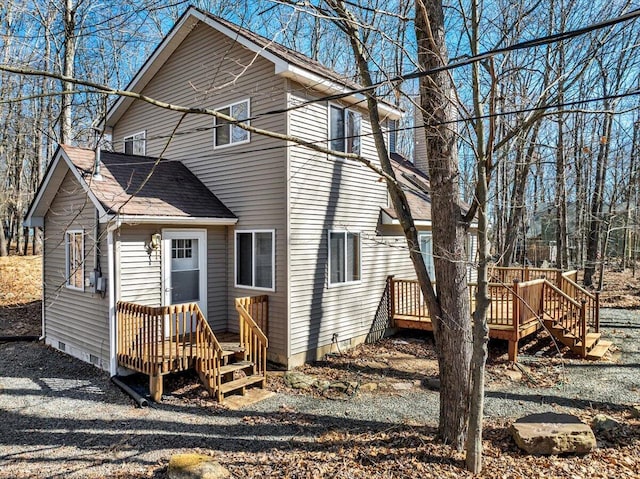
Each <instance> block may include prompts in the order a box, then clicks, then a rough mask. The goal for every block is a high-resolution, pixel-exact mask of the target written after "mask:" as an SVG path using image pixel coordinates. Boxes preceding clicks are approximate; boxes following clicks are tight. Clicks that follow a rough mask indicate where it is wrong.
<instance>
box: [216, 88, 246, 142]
mask: <svg viewBox="0 0 640 479" xmlns="http://www.w3.org/2000/svg"><path fill="white" fill-rule="evenodd" d="M216 111H218V112H220V113H222V114H224V115H227V116H230V117H232V118H235V119H236V120H239V121H241V122H245V120H247V118H249V100H243V101H240V102H238V103H233V104H231V105H229V106H225V107H223V108H218V109H217V110H216ZM246 123H248V121H246ZM213 126H214V134H213V147H214V148H221V147H224V146H230V145H237V144H239V143H247V142H248V141H249V139H250V137H249V132H248V131H247V130H243V129H242V128H240V127H239V126H238V125H234V124H233V123H230V122H228V121H226V120H222V119H220V118H214V119H213Z"/></svg>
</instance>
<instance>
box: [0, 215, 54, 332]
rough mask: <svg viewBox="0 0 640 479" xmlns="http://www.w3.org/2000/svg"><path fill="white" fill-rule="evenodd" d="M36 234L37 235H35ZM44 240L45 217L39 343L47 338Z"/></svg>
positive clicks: (43, 236) (43, 235)
mask: <svg viewBox="0 0 640 479" xmlns="http://www.w3.org/2000/svg"><path fill="white" fill-rule="evenodd" d="M0 228H2V225H0ZM34 234H35V233H34ZM44 238H45V234H44V217H43V218H42V267H41V268H40V282H41V283H40V284H42V293H41V296H42V299H41V300H40V301H41V303H40V316H41V318H40V321H41V326H40V338H38V341H42V340H43V339H44V338H45V337H46V334H45V321H44V318H45V316H46V314H45V310H46V308H45V298H46V289H47V285H46V284H45V282H44V266H45V257H46V250H47V248H45V245H44Z"/></svg>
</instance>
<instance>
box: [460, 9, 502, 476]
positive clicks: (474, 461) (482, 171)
mask: <svg viewBox="0 0 640 479" xmlns="http://www.w3.org/2000/svg"><path fill="white" fill-rule="evenodd" d="M478 27H479V25H478V0H474V1H473V2H472V4H471V32H472V35H471V38H472V44H471V53H472V54H473V55H477V54H478V50H479V39H480V36H479V31H478ZM479 68H480V66H479V64H478V63H474V64H473V66H472V79H473V114H474V116H475V117H476V118H477V120H475V122H474V130H475V134H476V151H477V155H478V157H477V158H476V176H477V178H476V191H475V201H476V202H477V204H478V208H477V216H478V253H479V254H478V259H479V263H478V285H477V288H476V295H475V299H476V304H475V308H476V309H475V311H474V312H473V352H472V356H471V365H470V369H471V396H470V412H469V437H468V439H467V451H466V452H467V455H466V465H467V469H468V470H469V471H471V472H473V473H474V474H479V473H480V472H481V471H482V418H483V416H484V373H485V364H486V362H487V355H488V353H489V351H488V348H487V344H488V343H489V326H488V325H487V311H488V309H489V304H490V299H489V287H488V262H489V241H488V238H489V232H488V221H487V208H486V206H487V195H488V188H489V186H488V180H487V178H488V177H489V175H488V171H487V170H489V169H490V160H491V155H492V151H491V148H492V146H493V145H492V139H493V135H492V133H493V129H494V128H495V120H494V119H491V120H489V121H491V122H492V123H491V128H490V134H489V140H488V141H487V142H485V132H484V122H483V120H482V115H483V113H484V111H483V108H482V99H481V93H480V72H479V71H478V70H479ZM491 73H492V75H491V76H492V78H494V75H493V69H491ZM495 91H496V83H495V79H494V81H493V82H492V85H491V95H490V97H489V101H490V102H491V104H490V110H491V113H494V108H495Z"/></svg>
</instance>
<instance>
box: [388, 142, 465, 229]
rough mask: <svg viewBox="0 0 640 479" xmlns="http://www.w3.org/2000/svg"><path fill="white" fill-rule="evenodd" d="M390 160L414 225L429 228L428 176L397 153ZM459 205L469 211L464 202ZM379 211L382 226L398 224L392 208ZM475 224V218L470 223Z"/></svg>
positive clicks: (429, 188)
mask: <svg viewBox="0 0 640 479" xmlns="http://www.w3.org/2000/svg"><path fill="white" fill-rule="evenodd" d="M390 159H391V166H392V168H393V172H394V173H395V175H396V179H397V180H398V183H400V185H401V186H402V189H403V191H404V193H405V196H406V197H407V203H409V208H410V210H411V216H413V220H414V221H415V223H416V225H417V226H431V193H430V192H431V184H430V182H429V175H427V174H426V173H425V172H423V171H422V170H420V169H419V168H418V167H416V166H415V165H414V164H413V163H412V162H410V161H409V160H406V159H405V158H404V157H402V155H399V154H398V153H391V156H390ZM460 204H461V206H462V208H463V209H464V210H469V208H470V206H469V205H468V204H466V203H464V202H461V203H460ZM381 211H382V215H381V216H382V218H381V219H382V224H399V221H398V215H397V214H396V211H395V209H394V208H393V206H388V207H386V208H381ZM476 222H477V216H476V217H474V219H473V221H472V226H473V227H476V226H477V223H476Z"/></svg>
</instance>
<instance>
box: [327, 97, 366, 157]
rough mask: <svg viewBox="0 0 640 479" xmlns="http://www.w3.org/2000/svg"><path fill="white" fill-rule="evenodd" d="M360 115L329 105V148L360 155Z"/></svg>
mask: <svg viewBox="0 0 640 479" xmlns="http://www.w3.org/2000/svg"><path fill="white" fill-rule="evenodd" d="M360 119H361V118H360V114H359V113H357V112H355V111H352V110H349V109H347V108H342V107H340V106H337V105H329V148H330V149H332V150H335V151H342V152H344V153H355V154H357V155H359V154H360V129H361V125H360V124H361V121H360Z"/></svg>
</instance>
